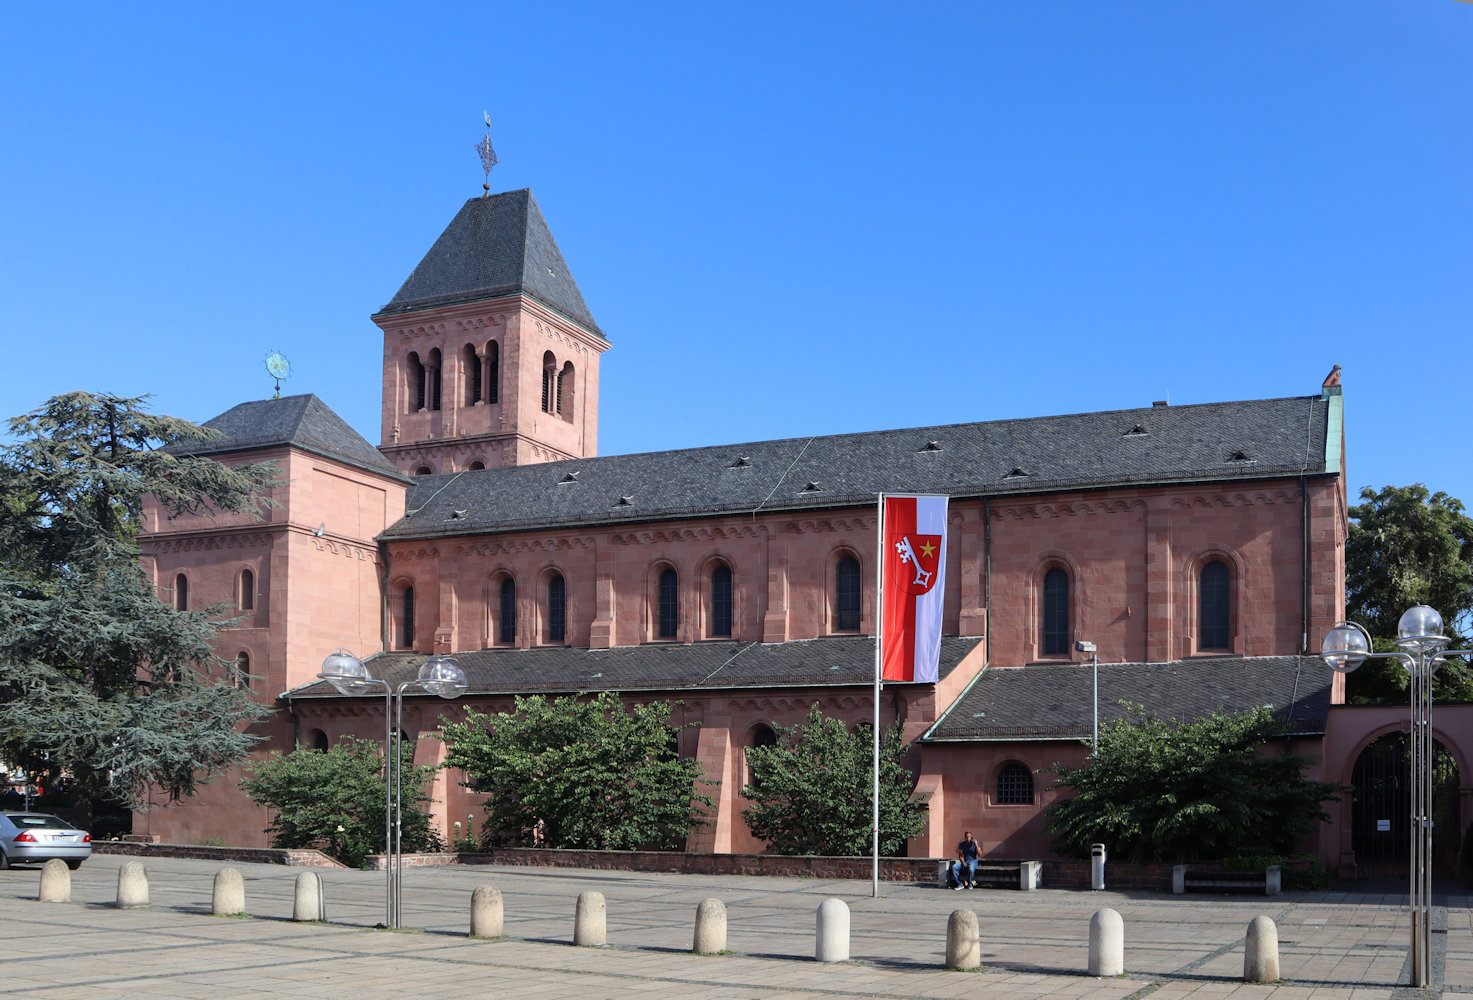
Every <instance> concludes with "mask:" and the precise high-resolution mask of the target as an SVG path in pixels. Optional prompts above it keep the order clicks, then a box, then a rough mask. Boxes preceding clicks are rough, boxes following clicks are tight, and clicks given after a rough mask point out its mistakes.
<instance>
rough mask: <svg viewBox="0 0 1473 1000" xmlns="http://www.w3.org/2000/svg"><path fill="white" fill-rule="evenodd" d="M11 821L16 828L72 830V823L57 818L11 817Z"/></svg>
mask: <svg viewBox="0 0 1473 1000" xmlns="http://www.w3.org/2000/svg"><path fill="white" fill-rule="evenodd" d="M10 821H11V822H12V823H14V824H15V825H16V826H23V827H26V828H27V829H30V830H70V829H71V828H72V826H71V824H70V823H63V822H62V821H61V820H59V819H57V818H56V817H55V816H11V817H10Z"/></svg>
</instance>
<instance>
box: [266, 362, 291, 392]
mask: <svg viewBox="0 0 1473 1000" xmlns="http://www.w3.org/2000/svg"><path fill="white" fill-rule="evenodd" d="M266 373H267V374H268V375H270V376H271V377H272V378H274V379H276V395H274V396H272V397H271V398H272V399H280V398H281V380H282V379H284V378H286V377H287V376H289V375H291V373H292V363H291V362H290V361H288V360H287V359H286V355H285V354H282V353H281V352H280V351H272V352H270V353H269V354H267V355H266Z"/></svg>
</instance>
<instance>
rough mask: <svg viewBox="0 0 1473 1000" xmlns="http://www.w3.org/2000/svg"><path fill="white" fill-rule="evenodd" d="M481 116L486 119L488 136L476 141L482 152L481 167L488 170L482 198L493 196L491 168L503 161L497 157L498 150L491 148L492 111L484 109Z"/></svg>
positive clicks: (478, 148) (477, 149) (479, 151)
mask: <svg viewBox="0 0 1473 1000" xmlns="http://www.w3.org/2000/svg"><path fill="white" fill-rule="evenodd" d="M481 117H482V118H484V119H486V138H484V139H482V140H481V141H480V142H478V143H476V152H477V153H480V154H481V169H482V170H484V171H486V183H484V184H482V185H481V187H482V188H483V189H484V193H483V194H482V195H481V197H482V198H489V197H490V196H491V168H492V167H494V166H496V164H497V163H499V162H501V161H499V160H498V159H496V150H495V149H493V148H491V112H489V111H482V112H481Z"/></svg>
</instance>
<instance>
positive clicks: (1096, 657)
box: [1074, 639, 1100, 753]
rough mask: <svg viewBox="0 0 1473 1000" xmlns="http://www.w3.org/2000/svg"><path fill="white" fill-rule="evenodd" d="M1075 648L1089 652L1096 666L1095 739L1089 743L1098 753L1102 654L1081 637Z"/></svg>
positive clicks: (1091, 660) (1090, 749)
mask: <svg viewBox="0 0 1473 1000" xmlns="http://www.w3.org/2000/svg"><path fill="white" fill-rule="evenodd" d="M1074 649H1075V651H1077V652H1080V653H1088V654H1089V662H1090V665H1091V666H1093V667H1094V675H1095V726H1094V737H1093V741H1092V742H1091V743H1090V745H1089V752H1090V753H1098V752H1099V750H1100V654H1099V649H1098V647H1097V646H1096V645H1095V644H1094V643H1092V642H1085V641H1084V640H1083V639H1080V640H1078V641H1076V642H1075V643H1074Z"/></svg>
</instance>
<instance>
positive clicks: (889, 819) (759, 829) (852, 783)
mask: <svg viewBox="0 0 1473 1000" xmlns="http://www.w3.org/2000/svg"><path fill="white" fill-rule="evenodd" d="M776 730H777V735H778V740H777V743H776V744H775V745H773V746H767V747H750V748H748V750H747V770H748V773H749V774H750V776H751V781H750V783H749V784H748V785H747V786H746V787H745V788H743V789H742V797H743V798H745V799H750V800H751V801H752V802H753V803H755V805H753V806H751V807H750V808H749V809H747V810H746V811H745V812H744V813H743V815H744V816H745V817H746V819H747V826H748V827H749V828H750V829H751V831H752V833H753V834H755V835H756V836H758V837H761V838H762V839H763V840H765V841H767V849H768V850H769V851H772V852H773V853H774V854H825V855H834V856H841V857H849V856H862V855H867V854H869V853H870V851H871V849H872V847H873V844H872V840H871V837H872V833H871V830H872V829H873V828H872V825H871V824H872V823H873V822H874V807H873V802H872V798H871V796H872V794H873V783H874V736H873V733H874V730H873V729H871V728H870V726H868V725H867V724H865V723H860V724H859V725H857V726H855V727H854V729H853V731H851V730H850V729H849V728H848V727H847V726H845V725H844V723H843V721H842V720H840V719H835V718H830V717H827V716H825V715H824V714H823V713H822V712H820V711H819V708H818V705H817V704H815V705H814V706H813V707H812V708H811V709H810V710H809V712H808V718H807V720H806V721H805V722H803V723H802V724H801V725H797V726H792V727H786V726H778V727H776ZM906 749H907V747H906V744H905V741H904V739H903V738H902V737H901V733H900V729H899V727H894V728H891V729H890V730H888V731H886V732H885V733H884V735H883V738H882V739H881V741H880V851H881V853H883V854H896V853H899V852H901V851H903V850H904V849H905V841H906V839H907V838H908V837H914V836H916V835H917V834H919V833H920V832H921V830H922V829H924V828H925V825H926V803H924V802H911V801H910V793H911V789H912V788H913V787H914V785H915V777H914V776H913V775H912V774H911V772H910V771H908V770H907V769H906V768H904V767H902V766H901V764H900V758H901V757H902V756H903V755H904V754H905V752H906Z"/></svg>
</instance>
